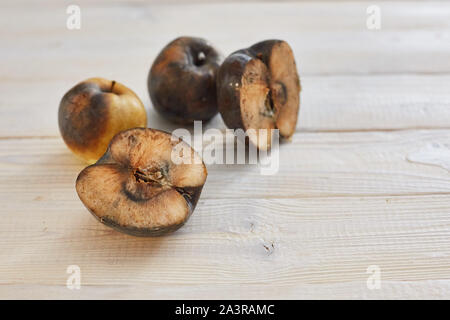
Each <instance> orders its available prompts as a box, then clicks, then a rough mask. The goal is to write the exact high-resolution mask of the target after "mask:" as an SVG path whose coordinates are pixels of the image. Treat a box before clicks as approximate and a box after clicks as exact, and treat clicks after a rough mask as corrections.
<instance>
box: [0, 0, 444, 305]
mask: <svg viewBox="0 0 450 320" xmlns="http://www.w3.org/2000/svg"><path fill="white" fill-rule="evenodd" d="M28 2H29V3H28ZM76 3H77V4H78V5H79V6H80V8H81V17H82V20H81V21H82V23H81V29H80V30H69V29H67V28H66V19H67V17H68V14H66V8H67V6H68V4H69V2H64V1H56V0H52V1H40V2H39V3H38V2H31V1H26V2H25V1H17V0H14V1H12V0H9V1H2V3H1V5H0V6H1V10H0V34H1V39H2V40H1V49H0V70H1V78H0V237H1V238H0V239H1V241H0V298H194V299H195V298H245V299H251V298H261V299H264V298H267V299H272V298H394V299H395V298H447V299H448V298H450V173H449V171H450V3H448V2H447V3H444V2H442V3H438V2H430V3H429V2H421V1H418V2H397V3H392V2H379V3H378V5H379V7H380V9H381V29H379V30H369V29H368V28H367V26H366V20H367V17H368V15H367V13H366V9H367V7H368V6H369V5H371V4H373V3H372V2H368V3H366V2H340V1H333V2H300V3H292V2H288V3H279V4H272V3H264V4H257V3H253V2H249V3H245V2H242V1H239V2H238V3H230V4H221V3H214V4H211V3H206V2H200V3H196V4H188V3H184V2H183V3H182V4H179V5H176V4H173V3H169V4H145V3H142V2H140V1H133V2H129V3H125V2H122V1H116V2H112V1H98V0H97V1H76ZM179 35H196V36H202V37H205V38H207V39H209V40H210V41H211V42H213V43H214V44H216V46H217V47H218V48H219V49H220V50H221V51H222V52H223V53H224V54H229V53H231V52H232V51H234V50H236V49H239V48H243V47H247V46H248V45H250V44H252V43H254V42H257V41H259V40H263V39H267V38H282V39H285V40H287V41H288V42H289V43H290V44H291V45H292V47H293V49H294V51H295V54H296V59H297V64H298V67H299V72H300V75H301V81H302V86H303V91H302V95H301V98H302V107H301V112H300V116H299V124H298V127H297V132H296V133H295V135H294V137H293V140H292V142H291V143H287V144H283V145H282V146H281V150H280V170H279V172H278V174H277V175H274V176H262V175H260V173H259V170H258V168H257V167H256V166H238V165H228V166H223V165H212V166H209V167H208V170H209V176H208V180H207V183H206V186H205V188H204V191H203V194H202V197H201V199H200V202H199V205H198V207H197V209H196V211H195V213H194V215H193V216H192V218H191V219H190V220H189V222H188V223H187V225H185V226H184V227H183V228H182V229H180V230H179V231H178V232H176V233H175V234H173V235H170V236H167V237H162V238H149V239H146V238H134V237H130V236H127V235H123V234H120V233H118V232H115V231H113V230H111V229H109V228H107V227H105V226H103V225H101V224H100V223H98V222H97V221H95V220H94V218H93V217H92V216H91V215H90V214H89V213H88V212H87V211H86V209H85V208H84V206H83V205H82V203H81V202H80V201H79V199H78V196H77V194H76V192H75V188H74V183H75V179H76V177H77V174H78V172H79V171H80V170H81V169H82V168H83V167H84V164H83V163H81V162H80V161H78V160H77V159H76V158H74V156H73V155H72V154H71V153H70V152H69V150H68V149H67V148H66V146H65V145H64V143H63V141H62V139H61V137H60V135H59V131H58V125H57V110H58V104H59V101H60V99H61V97H62V95H63V94H64V93H65V92H66V91H67V90H68V89H69V88H71V87H72V86H73V85H74V84H75V83H77V82H78V81H81V80H83V79H85V78H88V77H92V76H102V77H105V78H109V79H115V80H117V81H120V82H123V83H125V84H126V85H128V86H129V87H130V88H132V89H133V90H134V91H135V92H136V93H137V94H138V95H139V96H140V97H141V98H142V100H143V102H144V104H145V105H146V108H147V109H148V113H149V118H150V120H149V126H150V127H155V128H159V129H164V130H172V129H174V128H175V127H174V126H173V125H170V124H169V123H167V122H166V121H165V120H164V119H162V118H161V117H159V116H158V115H157V114H155V112H154V111H153V109H152V106H151V103H150V100H149V97H148V94H147V91H146V77H147V73H148V70H149V67H150V65H151V63H152V61H153V59H154V58H155V56H156V55H157V53H158V52H159V50H160V49H161V48H162V47H163V46H164V45H165V44H166V43H167V42H169V41H170V40H172V39H173V38H175V37H177V36H179ZM215 126H219V127H220V126H223V123H222V122H221V119H220V116H217V117H216V118H215V119H214V120H213V121H212V122H211V123H210V124H208V127H215ZM70 265H77V266H79V268H80V271H81V289H79V290H77V289H74V290H71V289H69V288H67V287H66V281H67V279H68V277H69V276H70V275H69V274H68V273H67V268H68V266H70ZM368 268H369V269H368ZM368 270H369V273H368ZM373 270H375V272H378V271H379V275H380V276H381V278H380V279H381V282H379V284H380V287H379V289H377V288H376V285H375V288H374V286H373V284H374V283H376V282H373V281H372V280H374V278H373V276H374V275H375V273H371V272H372V271H373ZM377 274H378V273H377ZM369 277H370V278H369ZM368 282H369V284H368Z"/></svg>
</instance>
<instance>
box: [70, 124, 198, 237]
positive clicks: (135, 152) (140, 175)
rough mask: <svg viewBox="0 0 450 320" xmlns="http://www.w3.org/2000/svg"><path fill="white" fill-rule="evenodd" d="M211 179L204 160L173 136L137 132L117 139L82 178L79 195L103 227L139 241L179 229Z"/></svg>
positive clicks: (82, 173) (78, 182) (85, 171)
mask: <svg viewBox="0 0 450 320" xmlns="http://www.w3.org/2000/svg"><path fill="white" fill-rule="evenodd" d="M206 176H207V171H206V167H205V165H204V163H203V161H202V160H201V158H200V156H199V155H198V154H197V153H196V152H195V151H194V150H193V149H192V148H191V147H190V146H189V145H188V144H187V143H185V142H184V141H182V140H180V139H179V138H176V137H174V136H172V135H170V134H169V133H166V132H163V131H159V130H154V129H148V128H145V129H144V128H134V129H129V130H126V131H123V132H120V133H119V134H117V135H116V136H115V137H114V138H113V139H112V140H111V143H110V145H109V147H108V150H107V151H106V153H105V154H104V155H103V156H102V157H101V158H100V159H99V160H98V161H97V162H96V163H95V164H93V165H91V166H88V167H86V168H85V169H84V170H83V171H81V173H80V174H79V175H78V178H77V182H76V190H77V193H78V196H79V197H80V199H81V201H82V202H83V203H84V205H85V206H86V208H87V209H88V210H89V211H90V212H91V213H92V214H93V215H94V217H96V218H97V219H98V220H100V221H101V222H102V223H104V224H106V225H108V226H110V227H113V228H115V229H117V230H118V231H121V232H124V233H127V234H131V235H135V236H159V235H163V234H166V233H169V232H172V231H175V230H177V229H178V228H180V227H181V226H182V225H183V224H184V223H185V222H186V221H187V219H188V218H189V216H190V215H191V214H192V212H193V211H194V209H195V206H196V204H197V201H198V199H199V197H200V193H201V191H202V188H203V185H204V184H205V181H206Z"/></svg>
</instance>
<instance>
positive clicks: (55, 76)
mask: <svg viewBox="0 0 450 320" xmlns="http://www.w3.org/2000/svg"><path fill="white" fill-rule="evenodd" d="M29 5H30V6H31V7H30V10H23V9H22V6H20V5H18V4H17V5H11V4H9V6H7V7H6V8H5V9H4V10H2V11H1V12H0V17H2V19H0V34H1V35H2V50H1V52H0V68H1V70H2V76H0V84H1V85H0V97H1V98H0V137H4V136H57V135H58V128H57V121H56V113H57V108H58V104H59V100H60V99H61V97H62V95H63V94H64V93H65V92H66V91H67V90H68V89H69V88H70V87H72V86H73V85H74V84H75V83H77V82H78V81H81V80H83V79H85V78H88V77H91V76H103V77H107V78H112V79H116V80H118V81H121V82H123V83H125V84H126V85H128V86H129V87H131V88H132V89H133V90H135V91H136V92H137V93H138V95H139V96H140V97H141V98H142V100H143V101H144V103H145V105H146V106H147V108H148V109H149V110H150V111H149V117H150V121H149V126H151V127H156V128H163V129H164V128H166V129H167V128H171V126H170V124H168V123H167V122H166V121H164V120H163V119H161V118H160V117H158V116H157V115H155V113H154V112H153V110H152V107H151V106H150V101H149V98H148V94H147V90H146V84H145V81H146V77H147V72H148V69H149V67H150V64H151V62H152V61H153V59H154V57H155V56H156V55H157V53H158V52H159V50H160V49H161V48H162V47H163V46H164V45H165V44H166V43H167V42H168V41H169V40H171V39H172V38H174V37H176V36H177V35H179V30H180V29H181V30H183V32H184V33H185V34H194V35H202V36H205V37H207V38H209V39H210V40H211V41H213V42H214V43H217V45H218V47H219V48H220V49H221V50H222V51H223V52H224V54H228V53H230V52H232V51H234V50H236V49H237V48H241V47H245V46H247V45H249V44H251V43H253V42H255V41H257V40H260V39H263V38H267V37H281V38H285V39H286V40H288V41H289V42H290V43H291V45H292V46H293V48H294V50H295V52H296V55H297V61H298V66H299V69H300V74H301V76H302V84H303V93H302V99H303V105H302V110H301V115H300V116H301V118H300V125H299V128H300V129H305V130H312V131H315V130H331V131H336V130H344V131H346V130H380V129H382V130H385V129H386V130H391V129H404V128H448V126H449V123H450V115H449V110H450V108H449V107H448V105H449V100H450V98H449V92H448V90H447V86H446V83H448V82H449V76H448V75H442V74H443V73H444V74H445V73H448V72H449V71H450V59H448V52H450V42H449V41H447V36H448V34H449V31H450V28H449V24H450V22H449V21H450V19H449V18H450V4H448V3H447V4H445V3H442V4H441V3H439V4H428V3H427V4H422V3H415V4H414V5H412V4H411V5H404V4H401V5H399V4H395V3H383V4H382V5H381V7H382V9H383V19H384V20H383V21H384V24H383V28H382V30H380V31H369V30H367V29H366V27H365V7H366V6H367V4H363V3H348V4H345V5H342V4H338V3H327V4H325V3H318V4H311V3H285V4H281V5H275V4H270V3H267V4H258V5H255V4H230V5H229V4H212V5H182V6H177V8H178V9H177V10H173V8H174V7H173V6H171V5H169V6H165V5H149V6H147V5H145V4H142V3H135V4H124V3H119V4H117V5H115V6H111V5H106V4H105V3H101V2H99V3H94V4H91V3H90V2H81V3H80V6H81V7H82V10H83V11H82V12H83V27H82V29H81V30H79V31H70V30H67V29H66V28H65V18H66V15H65V11H64V9H65V4H63V3H60V2H51V5H50V6H49V7H46V6H41V5H38V4H29ZM31 9H32V10H31ZM266 12H271V13H272V16H271V19H270V20H267V19H265V18H264V17H265V13H266ZM286 12H289V14H286ZM180 13H183V14H180ZM319 14H320V15H319ZM318 15H319V16H320V17H321V18H320V19H317V18H316V17H317V16H318ZM204 16H207V17H208V19H210V20H211V21H214V23H210V24H208V28H204V26H205V20H204ZM12 17H14V18H12ZM231 17H232V21H234V22H233V23H232V24H224V23H219V22H220V21H222V20H230V19H231ZM249 17H251V19H252V21H251V23H250V22H249V21H248V19H249ZM127 19H128V20H129V21H133V23H126V24H120V23H117V21H126V20H127ZM130 19H131V20H130ZM263 20H264V21H263ZM174 21H176V22H177V23H174ZM223 25H227V28H223ZM249 25H255V26H257V27H255V28H250V27H249ZM180 26H182V28H180ZM137 30H138V32H137ZM243 30H245V32H243ZM230 35H236V36H230ZM99 39H101V40H99ZM123 39H126V41H124V40H123ZM330 52H333V56H332V57H330ZM379 73H382V75H378V76H376V77H373V76H370V77H368V76H365V75H367V74H379ZM391 73H425V74H424V75H423V74H422V75H411V74H409V75H407V76H405V75H389V74H391ZM430 74H432V75H430ZM436 74H437V75H441V76H437V75H436ZM321 75H324V76H321ZM417 115H420V116H417ZM355 118H357V121H356V120H355ZM217 120H218V121H220V119H217ZM217 120H216V121H217Z"/></svg>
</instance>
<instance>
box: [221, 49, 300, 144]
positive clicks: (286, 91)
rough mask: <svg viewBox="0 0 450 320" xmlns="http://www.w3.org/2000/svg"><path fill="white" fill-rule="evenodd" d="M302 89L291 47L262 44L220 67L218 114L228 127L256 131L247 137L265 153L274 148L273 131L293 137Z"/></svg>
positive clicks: (229, 59)
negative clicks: (277, 130) (272, 141)
mask: <svg viewBox="0 0 450 320" xmlns="http://www.w3.org/2000/svg"><path fill="white" fill-rule="evenodd" d="M300 89H301V87H300V80H299V76H298V72H297V67H296V64H295V59H294V54H293V52H292V49H291V47H290V46H289V44H288V43H287V42H285V41H282V40H266V41H262V42H259V43H256V44H255V45H253V46H251V47H250V48H248V49H242V50H239V51H236V52H234V53H232V54H231V55H230V56H228V57H227V58H226V59H225V61H224V63H223V64H222V65H221V67H220V69H219V72H218V75H217V101H218V106H219V112H220V114H221V116H222V118H223V120H224V122H225V124H226V125H227V126H228V127H229V128H232V129H239V128H240V129H243V130H244V131H247V130H248V129H253V130H254V132H255V133H254V134H250V135H249V136H248V138H249V140H250V142H251V143H253V144H254V145H255V146H256V147H258V148H259V149H264V150H266V149H269V148H270V146H271V139H272V135H271V134H270V132H271V129H279V132H280V136H281V137H282V138H285V139H289V138H291V136H292V135H293V133H294V131H295V127H296V124H297V117H298V111H299V106H300V95H299V94H300ZM259 129H266V130H267V131H266V133H267V132H269V134H267V135H266V133H265V132H264V131H260V130H259ZM261 132H262V133H264V134H262V133H261Z"/></svg>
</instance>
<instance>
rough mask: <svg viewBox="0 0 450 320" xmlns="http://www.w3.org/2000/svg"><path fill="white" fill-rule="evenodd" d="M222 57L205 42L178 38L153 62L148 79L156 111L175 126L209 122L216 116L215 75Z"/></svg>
mask: <svg viewBox="0 0 450 320" xmlns="http://www.w3.org/2000/svg"><path fill="white" fill-rule="evenodd" d="M221 60H222V59H221V55H220V54H219V53H218V52H217V51H216V49H214V48H213V47H212V46H211V45H210V44H209V43H208V42H207V41H206V40H204V39H201V38H193V37H180V38H177V39H175V40H173V41H172V42H170V43H169V44H168V45H167V46H166V47H164V48H163V50H162V51H161V52H160V53H159V55H158V56H157V58H156V60H155V61H154V63H153V65H152V67H151V69H150V72H149V75H148V79H147V86H148V92H149V95H150V98H151V101H152V103H153V106H154V107H155V110H156V111H157V112H158V113H159V114H161V115H162V116H163V117H165V118H167V119H168V120H170V121H172V122H175V123H178V124H192V123H193V122H194V121H195V120H200V121H208V120H209V119H211V118H212V117H214V116H215V115H216V114H217V112H218V108H217V92H216V74H217V70H218V69H219V66H220V63H221Z"/></svg>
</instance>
